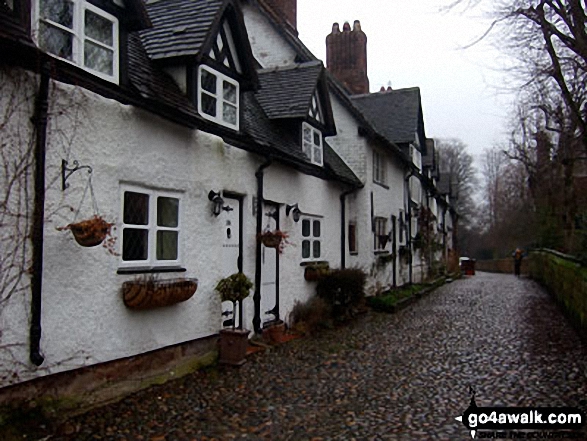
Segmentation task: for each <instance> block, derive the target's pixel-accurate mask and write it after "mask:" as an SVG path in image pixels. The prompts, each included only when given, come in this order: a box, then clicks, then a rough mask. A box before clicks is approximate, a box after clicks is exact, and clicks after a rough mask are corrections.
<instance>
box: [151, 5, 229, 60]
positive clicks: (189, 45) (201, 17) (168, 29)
mask: <svg viewBox="0 0 587 441" xmlns="http://www.w3.org/2000/svg"><path fill="white" fill-rule="evenodd" d="M225 3H226V1H225V0H158V1H153V2H149V3H147V11H148V13H149V17H150V18H151V22H152V23H153V27H152V28H151V29H147V30H144V31H141V38H142V40H143V43H144V45H145V49H146V50H147V53H148V54H149V57H151V59H153V60H157V59H161V58H170V57H179V56H188V55H196V54H198V53H199V52H200V50H201V49H202V45H203V44H204V43H205V42H206V38H207V37H208V33H209V32H210V29H211V28H212V25H213V23H214V22H215V20H217V19H219V12H220V11H221V10H222V9H223V7H224V6H225Z"/></svg>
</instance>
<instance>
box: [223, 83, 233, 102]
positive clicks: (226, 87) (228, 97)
mask: <svg viewBox="0 0 587 441" xmlns="http://www.w3.org/2000/svg"><path fill="white" fill-rule="evenodd" d="M222 83H223V86H222V87H223V94H224V95H223V97H224V100H225V101H228V102H230V103H232V104H236V86H235V85H234V84H232V83H229V82H228V81H223V82H222Z"/></svg>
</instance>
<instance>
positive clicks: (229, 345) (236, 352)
mask: <svg viewBox="0 0 587 441" xmlns="http://www.w3.org/2000/svg"><path fill="white" fill-rule="evenodd" d="M252 287H253V282H251V280H250V279H249V278H248V277H247V276H245V275H244V274H243V273H235V274H232V275H230V276H228V277H225V278H224V279H222V280H220V281H219V282H218V284H217V285H216V287H215V288H214V289H215V291H216V292H217V293H218V295H219V296H220V300H221V301H223V302H232V305H233V308H232V311H233V312H232V313H233V321H232V328H225V329H222V330H220V359H219V361H220V363H223V364H230V365H233V366H240V365H242V364H243V363H244V362H245V356H246V354H247V347H248V345H249V339H248V336H249V332H250V331H248V330H246V329H242V323H239V327H238V329H236V327H235V323H236V319H235V315H236V305H237V302H238V306H239V308H242V302H243V300H244V299H246V298H247V297H248V296H249V293H250V291H251V288H252Z"/></svg>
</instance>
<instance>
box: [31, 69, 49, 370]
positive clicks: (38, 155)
mask: <svg viewBox="0 0 587 441" xmlns="http://www.w3.org/2000/svg"><path fill="white" fill-rule="evenodd" d="M48 109H49V68H48V66H47V65H46V64H45V65H43V67H42V69H41V84H40V85H39V93H38V94H37V98H36V102H35V114H34V116H33V119H32V122H33V124H34V126H35V133H36V139H35V151H34V155H35V200H34V204H35V205H34V208H33V224H32V243H33V256H32V257H33V268H32V269H33V274H32V278H31V293H32V297H31V328H30V357H29V358H30V360H31V363H33V364H34V365H35V366H40V365H41V364H43V361H44V360H45V359H44V357H43V356H42V355H41V347H40V346H41V301H42V288H43V230H44V228H45V219H44V218H45V153H46V146H47V114H48Z"/></svg>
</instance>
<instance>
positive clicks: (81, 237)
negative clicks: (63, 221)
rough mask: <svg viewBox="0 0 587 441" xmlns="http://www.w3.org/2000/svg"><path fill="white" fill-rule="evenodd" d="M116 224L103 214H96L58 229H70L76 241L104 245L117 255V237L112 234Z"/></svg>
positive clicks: (83, 243) (84, 244)
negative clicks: (107, 219) (106, 218)
mask: <svg viewBox="0 0 587 441" xmlns="http://www.w3.org/2000/svg"><path fill="white" fill-rule="evenodd" d="M114 228H115V227H114V224H113V223H110V222H107V221H106V220H105V219H104V218H103V217H102V216H99V215H96V216H93V217H91V218H90V219H86V220H83V221H79V222H72V223H71V224H69V225H66V226H65V227H58V228H57V231H66V230H70V231H71V232H72V234H73V237H74V239H75V241H76V242H77V243H78V244H80V245H81V246H83V247H95V246H97V245H100V244H102V246H103V247H104V248H105V249H106V251H108V252H109V253H110V254H112V255H114V256H117V255H118V253H117V252H116V249H115V244H116V237H114V236H112V230H113V229H114Z"/></svg>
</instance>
